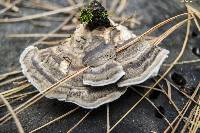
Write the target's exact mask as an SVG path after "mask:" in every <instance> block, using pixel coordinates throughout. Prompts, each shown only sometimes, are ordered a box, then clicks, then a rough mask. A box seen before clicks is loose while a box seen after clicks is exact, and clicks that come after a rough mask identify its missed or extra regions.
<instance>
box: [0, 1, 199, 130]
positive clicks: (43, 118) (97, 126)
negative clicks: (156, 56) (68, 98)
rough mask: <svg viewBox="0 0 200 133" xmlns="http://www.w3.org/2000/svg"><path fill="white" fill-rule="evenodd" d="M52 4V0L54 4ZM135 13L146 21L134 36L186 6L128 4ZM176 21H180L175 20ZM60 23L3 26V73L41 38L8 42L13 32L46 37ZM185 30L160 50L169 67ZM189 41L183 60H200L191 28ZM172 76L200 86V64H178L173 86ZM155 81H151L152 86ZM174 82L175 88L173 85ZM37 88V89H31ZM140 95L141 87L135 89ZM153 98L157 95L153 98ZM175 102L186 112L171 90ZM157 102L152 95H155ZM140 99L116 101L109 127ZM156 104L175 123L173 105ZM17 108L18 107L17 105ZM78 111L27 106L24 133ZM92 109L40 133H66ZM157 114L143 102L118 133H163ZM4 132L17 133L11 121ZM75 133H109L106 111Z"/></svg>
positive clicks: (57, 105) (129, 96) (160, 100)
mask: <svg viewBox="0 0 200 133" xmlns="http://www.w3.org/2000/svg"><path fill="white" fill-rule="evenodd" d="M51 1H53V0H51ZM54 2H57V3H62V5H67V2H66V1H64V0H60V1H57V0H54ZM21 9H23V13H24V14H23V15H28V14H34V13H36V12H38V10H37V11H36V10H34V9H28V8H21ZM135 12H136V13H137V14H138V15H139V16H142V20H141V25H140V26H137V27H136V28H135V29H134V32H135V33H136V34H138V35H139V34H141V33H143V32H144V31H145V30H147V29H148V28H150V27H152V26H154V25H155V24H157V23H159V22H161V21H162V20H165V19H167V18H169V17H171V16H174V15H177V14H180V13H184V12H186V9H185V8H184V6H183V5H181V4H180V3H178V2H177V1H175V0H129V4H128V8H127V10H126V11H125V13H126V14H129V15H131V14H133V13H135ZM176 22H178V21H176ZM59 23H60V22H54V23H51V24H52V26H51V27H50V28H44V27H36V26H34V25H33V24H31V23H30V22H19V23H5V24H0V74H3V73H6V72H10V71H13V70H20V64H19V61H18V60H19V56H20V53H21V52H22V51H23V50H24V48H26V47H27V46H28V45H31V44H32V43H33V42H35V41H36V40H37V39H29V38H14V39H13V38H12V39H10V38H5V35H6V34H11V33H12V34H13V33H47V32H48V31H50V30H51V29H54V28H55V27H56V26H57V25H59ZM169 27H170V25H168V26H166V27H165V28H162V29H160V30H159V31H157V32H156V33H155V35H159V34H160V33H162V32H163V31H164V30H165V29H167V28H169ZM185 29H186V26H183V27H182V28H181V29H179V30H177V31H176V32H174V33H173V34H172V35H171V36H170V37H169V38H168V39H166V40H165V41H164V42H163V43H162V44H161V45H160V46H161V47H165V48H166V49H168V50H169V51H170V56H169V58H168V59H167V61H166V63H169V62H171V61H173V60H174V59H175V57H176V56H177V55H178V54H179V52H180V50H181V46H182V43H183V40H184V36H185V32H186V30H185ZM189 39H190V41H189V43H188V46H187V50H186V51H185V53H184V56H183V57H182V58H181V60H194V59H198V58H200V53H199V52H198V50H200V45H199V42H200V34H199V32H198V31H197V29H196V27H195V26H194V24H193V27H192V30H191V32H190V38H189ZM164 70H166V68H165V67H163V68H162V70H161V72H160V74H162V73H163V72H164ZM174 73H178V74H180V76H181V78H184V79H185V81H186V85H185V87H187V88H188V89H189V90H192V89H194V88H195V87H196V86H197V84H198V82H199V81H200V63H193V64H185V65H176V66H175V67H174V68H173V70H172V71H171V72H170V74H169V75H168V77H167V78H168V79H169V80H170V81H172V82H173V83H174V84H178V83H177V82H176V79H177V75H175V79H173V80H172V79H171V75H173V74H174ZM150 81H151V80H149V81H147V83H148V82H150ZM174 81H175V82H176V83H175V82H174ZM33 89H34V88H33ZM137 89H138V90H140V89H141V88H137ZM154 94H155V93H154ZM172 94H173V95H172V98H173V100H174V101H175V103H176V104H177V106H178V107H179V108H182V107H183V105H184V104H185V102H186V99H185V97H184V96H183V95H181V94H180V93H179V92H177V91H175V90H174V89H173V91H172ZM151 97H153V95H151ZM139 98H140V96H138V95H137V94H135V93H134V92H133V91H132V90H131V89H129V90H128V91H127V92H126V94H125V95H123V96H122V97H121V98H120V99H118V100H116V101H114V102H113V103H111V104H110V119H111V126H112V125H113V124H114V123H115V122H116V121H117V120H119V118H120V117H121V116H122V115H123V114H124V113H125V112H126V111H127V110H128V109H130V108H131V106H132V105H133V104H134V103H136V102H137V101H138V100H139ZM152 101H154V103H155V104H156V105H157V106H162V107H163V108H164V110H165V116H166V117H167V118H168V119H169V120H170V121H172V120H173V119H174V118H175V117H176V115H177V113H176V111H175V110H174V109H173V108H172V106H171V105H170V104H169V101H168V100H167V98H166V97H165V96H164V95H162V94H161V95H158V96H154V97H153V98H152ZM13 107H15V105H13ZM74 107H76V105H74V104H70V103H65V102H60V101H57V100H52V99H47V98H43V99H41V100H40V101H39V102H37V103H36V104H34V105H33V106H31V107H29V108H28V109H26V110H25V111H23V112H22V113H20V114H19V115H18V116H19V118H20V121H21V123H22V125H23V128H24V129H25V131H26V132H28V131H31V130H32V129H34V128H36V127H38V126H40V125H43V124H45V123H47V122H48V121H50V120H52V119H54V118H56V117H57V116H59V115H61V114H64V113H65V112H67V111H68V110H71V109H72V108H74ZM87 111H88V110H86V109H80V110H79V111H77V112H75V113H73V114H72V115H70V116H68V117H66V118H64V119H62V120H60V121H59V122H56V123H54V124H52V125H50V126H48V127H46V128H44V129H42V130H40V131H38V132H39V133H65V132H66V131H67V130H69V129H70V127H72V126H73V125H74V124H75V123H76V122H78V121H79V120H80V119H81V117H83V115H84V114H85V113H87ZM3 112H5V109H3V110H2V109H1V110H0V116H2V115H3V114H4V113H3ZM155 112H156V111H155V109H154V108H153V107H152V106H151V105H150V104H149V103H148V102H147V101H145V100H143V101H142V102H141V103H140V104H139V105H138V106H137V107H136V108H135V109H134V110H133V111H132V112H131V113H130V114H129V115H128V116H127V117H126V118H125V119H124V120H123V121H122V122H121V123H120V124H119V125H118V126H117V127H116V128H115V129H114V130H113V132H116V133H121V132H124V133H148V132H151V131H155V132H162V131H163V129H165V128H166V127H167V124H166V122H165V121H164V120H163V119H162V118H158V117H156V116H157V115H155ZM0 132H1V133H15V132H17V130H16V125H15V123H14V122H13V121H9V122H8V123H6V124H4V125H1V126H0ZM73 132H76V133H94V132H95V133H102V132H106V106H105V105H104V106H102V107H100V108H98V109H95V110H94V111H93V112H92V113H91V114H90V115H89V117H88V118H87V119H86V120H85V121H84V122H83V123H82V124H81V125H79V126H78V127H77V128H75V130H74V131H73Z"/></svg>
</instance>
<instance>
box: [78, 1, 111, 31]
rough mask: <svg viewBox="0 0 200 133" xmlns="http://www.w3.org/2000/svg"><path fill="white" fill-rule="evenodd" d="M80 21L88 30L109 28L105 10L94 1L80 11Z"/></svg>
mask: <svg viewBox="0 0 200 133" xmlns="http://www.w3.org/2000/svg"><path fill="white" fill-rule="evenodd" d="M80 21H81V23H85V24H86V27H87V28H88V29H89V30H93V29H96V28H98V27H106V28H107V27H110V26H111V25H110V21H109V19H108V13H107V11H106V9H105V8H104V7H103V6H102V5H101V3H99V2H98V1H96V0H93V1H92V2H90V4H89V5H88V6H87V7H85V8H84V9H82V10H81V15H80Z"/></svg>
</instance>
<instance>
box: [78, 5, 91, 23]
mask: <svg viewBox="0 0 200 133" xmlns="http://www.w3.org/2000/svg"><path fill="white" fill-rule="evenodd" d="M92 18H93V14H92V11H91V9H87V8H86V9H82V10H81V17H80V21H81V23H89V22H91V21H92Z"/></svg>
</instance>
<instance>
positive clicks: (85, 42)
mask: <svg viewBox="0 0 200 133" xmlns="http://www.w3.org/2000/svg"><path fill="white" fill-rule="evenodd" d="M93 2H95V3H93V5H96V3H97V6H99V3H98V2H97V1H93ZM93 7H95V9H96V6H93ZM90 10H93V8H91V9H90ZM100 11H101V12H102V11H103V12H105V10H103V9H102V7H101V8H100ZM90 16H95V15H94V14H92V15H91V14H90ZM104 17H105V16H104ZM90 19H91V21H90V23H93V21H96V22H95V25H94V23H93V25H92V28H90V29H88V26H90V25H91V24H89V23H84V22H83V23H82V24H80V25H78V26H77V28H76V30H75V32H74V34H73V36H72V37H71V38H70V40H69V41H65V42H64V43H62V44H61V45H58V46H53V47H49V48H45V49H38V48H37V47H35V46H29V47H27V48H26V49H25V50H24V52H23V53H22V54H21V57H20V63H21V67H22V71H23V73H24V75H25V76H26V77H27V78H28V80H29V81H30V82H31V83H32V84H33V86H35V87H36V88H37V89H38V90H39V91H40V92H41V91H43V90H44V89H46V88H48V87H50V86H51V85H53V84H55V83H56V82H58V81H59V80H61V79H62V78H64V77H66V76H69V75H71V74H74V73H75V72H77V71H79V70H80V69H81V68H84V67H88V66H89V69H87V70H86V71H84V72H83V73H82V74H79V75H78V76H76V77H74V78H72V79H70V80H67V81H65V82H64V83H63V84H61V85H60V86H58V87H56V88H54V89H53V90H52V91H50V92H49V93H47V94H46V95H45V96H46V97H48V98H56V99H58V100H61V101H66V102H73V103H75V104H77V105H79V106H81V107H84V108H97V107H99V106H100V105H102V104H105V103H109V102H112V101H114V100H116V99H118V98H119V97H120V96H121V95H123V94H124V93H125V92H126V89H127V87H128V86H131V85H135V84H140V83H142V82H144V81H146V80H147V79H148V78H150V77H152V76H156V75H157V73H158V71H159V69H160V66H161V65H162V63H163V62H164V60H165V59H166V58H167V57H168V53H169V51H168V50H165V49H163V48H160V47H158V46H153V45H151V44H150V43H149V42H148V41H147V40H143V41H140V42H138V43H135V44H134V45H131V46H130V47H128V48H127V49H124V50H123V51H120V52H116V49H117V48H119V47H121V46H123V45H124V44H125V42H126V41H128V40H129V39H130V38H134V37H136V36H135V35H134V34H133V33H132V32H131V31H129V30H128V29H127V28H126V27H124V26H122V25H119V24H115V23H114V22H113V21H112V20H110V19H108V18H106V23H105V26H103V25H102V23H103V21H105V18H104V19H103V21H102V19H94V18H90ZM107 19H108V20H109V26H108V22H107ZM85 20H87V19H85ZM98 21H99V22H98ZM88 24H89V25H88Z"/></svg>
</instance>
